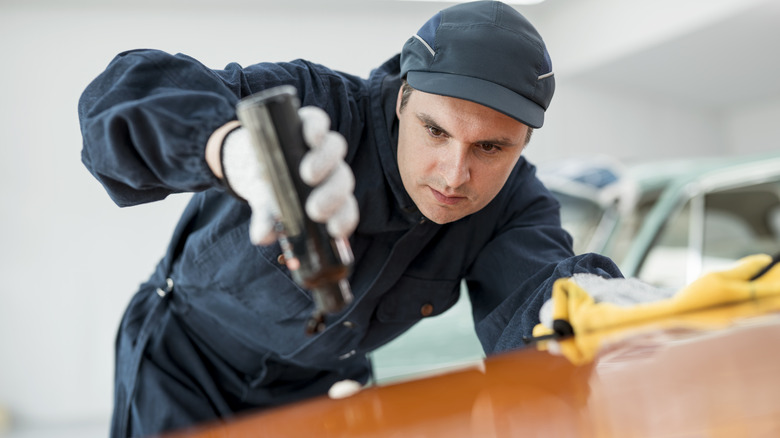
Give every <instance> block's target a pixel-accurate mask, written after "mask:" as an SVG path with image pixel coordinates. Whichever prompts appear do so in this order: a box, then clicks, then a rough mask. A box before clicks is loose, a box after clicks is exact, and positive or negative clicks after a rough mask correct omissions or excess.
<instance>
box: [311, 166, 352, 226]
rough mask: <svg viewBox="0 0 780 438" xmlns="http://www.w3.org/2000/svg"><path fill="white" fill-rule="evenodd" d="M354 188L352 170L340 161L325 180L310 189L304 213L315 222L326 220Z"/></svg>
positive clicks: (350, 194)
mask: <svg viewBox="0 0 780 438" xmlns="http://www.w3.org/2000/svg"><path fill="white" fill-rule="evenodd" d="M354 188H355V177H354V175H352V170H350V168H349V166H347V164H346V163H344V162H341V164H339V165H338V166H337V167H336V170H335V171H334V172H333V174H332V175H330V176H329V177H328V179H327V180H325V181H324V182H323V183H322V184H320V185H319V186H317V187H316V188H315V189H314V190H312V192H311V194H310V195H309V198H308V199H307V200H306V214H308V215H309V217H310V218H311V219H312V220H313V221H315V222H326V221H327V220H328V219H329V218H330V217H331V216H333V214H334V213H335V212H336V211H337V210H338V209H339V208H341V205H342V204H343V203H344V202H346V199H347V198H350V197H353V195H352V190H354Z"/></svg>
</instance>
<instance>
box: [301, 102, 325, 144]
mask: <svg viewBox="0 0 780 438" xmlns="http://www.w3.org/2000/svg"><path fill="white" fill-rule="evenodd" d="M298 117H300V118H301V123H302V124H303V139H304V140H305V141H306V144H308V145H309V147H311V148H314V147H316V146H318V145H319V144H320V142H321V141H322V137H323V136H324V135H325V134H327V133H328V132H329V131H330V117H328V113H326V112H325V111H323V110H322V109H321V108H317V107H316V106H305V107H303V108H300V109H299V110H298Z"/></svg>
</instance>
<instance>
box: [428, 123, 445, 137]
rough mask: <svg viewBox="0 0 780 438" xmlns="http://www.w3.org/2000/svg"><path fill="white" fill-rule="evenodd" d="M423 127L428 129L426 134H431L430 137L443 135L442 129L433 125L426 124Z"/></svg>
mask: <svg viewBox="0 0 780 438" xmlns="http://www.w3.org/2000/svg"><path fill="white" fill-rule="evenodd" d="M425 129H427V130H428V134H431V137H441V136H442V135H444V131H442V130H441V129H439V128H437V127H435V126H431V125H427V126H426V127H425Z"/></svg>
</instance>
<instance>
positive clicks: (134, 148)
mask: <svg viewBox="0 0 780 438" xmlns="http://www.w3.org/2000/svg"><path fill="white" fill-rule="evenodd" d="M337 81H341V82H340V83H337ZM283 84H286V85H293V86H295V87H296V88H297V89H298V91H299V94H300V97H301V100H302V105H317V106H320V107H326V108H324V109H326V111H328V112H330V113H331V117H332V118H333V117H334V116H343V114H333V112H335V111H342V112H346V113H351V112H352V111H354V108H348V105H342V104H341V103H335V102H333V101H332V100H331V99H332V96H333V95H334V94H336V93H341V94H339V95H338V96H340V97H341V100H346V98H345V97H343V96H345V95H346V94H345V92H344V90H345V88H348V87H349V80H348V79H344V78H343V77H339V76H338V75H336V74H333V73H332V72H330V71H329V70H327V69H325V68H324V67H321V66H317V65H313V64H311V63H307V62H305V61H302V60H297V61H292V62H289V63H259V64H253V65H250V66H247V67H246V68H244V67H241V66H240V65H238V64H236V63H231V64H229V65H228V66H227V67H225V69H223V70H212V69H210V68H207V67H206V66H204V65H203V64H201V63H200V62H198V61H197V60H195V59H193V58H191V57H189V56H186V55H182V54H176V55H172V54H168V53H165V52H162V51H158V50H133V51H128V52H124V53H121V54H119V55H118V56H116V57H115V58H114V59H113V60H112V61H111V62H110V63H109V65H108V67H107V68H106V69H105V71H104V72H103V73H101V74H100V75H99V76H98V77H97V78H96V79H94V80H93V81H92V83H90V84H89V86H88V87H87V88H86V90H85V91H84V92H83V94H82V96H81V98H80V100H79V107H78V114H79V120H80V124H81V131H82V136H83V149H82V155H81V156H82V161H83V163H84V164H85V165H86V167H87V168H88V169H89V171H90V172H91V173H92V174H93V175H94V176H95V177H96V178H97V179H98V180H99V181H100V182H101V184H103V186H104V187H105V189H106V190H107V191H108V193H109V195H110V196H111V198H112V199H113V200H114V202H115V203H116V204H117V205H119V206H128V205H136V204H141V203H145V202H152V201H157V200H160V199H163V198H165V197H166V196H168V195H169V194H171V193H179V192H194V191H202V190H206V189H208V188H212V187H217V186H219V185H220V181H219V180H218V179H217V178H216V177H215V176H214V175H213V173H212V172H211V170H210V169H209V167H208V165H207V163H206V160H205V156H204V151H205V147H206V142H207V141H208V138H209V136H210V135H211V134H212V133H213V132H214V130H215V129H217V128H218V127H220V126H222V125H223V124H225V123H226V122H228V121H230V120H234V119H236V112H235V106H236V103H237V102H238V100H239V99H240V98H242V97H245V96H248V95H250V94H252V93H255V92H258V91H261V90H263V89H266V88H271V87H274V86H278V85H283ZM339 102H340V101H339ZM350 122H351V121H350V120H349V119H347V120H346V122H345V123H350Z"/></svg>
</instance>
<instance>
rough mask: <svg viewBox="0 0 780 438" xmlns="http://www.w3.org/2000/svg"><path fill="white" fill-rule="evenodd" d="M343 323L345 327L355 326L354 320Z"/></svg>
mask: <svg viewBox="0 0 780 438" xmlns="http://www.w3.org/2000/svg"><path fill="white" fill-rule="evenodd" d="M342 325H343V326H344V327H346V328H348V329H351V328H352V327H354V326H355V323H353V322H352V321H344V322H343V323H342Z"/></svg>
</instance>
